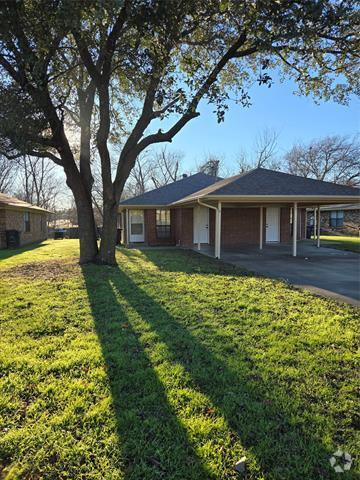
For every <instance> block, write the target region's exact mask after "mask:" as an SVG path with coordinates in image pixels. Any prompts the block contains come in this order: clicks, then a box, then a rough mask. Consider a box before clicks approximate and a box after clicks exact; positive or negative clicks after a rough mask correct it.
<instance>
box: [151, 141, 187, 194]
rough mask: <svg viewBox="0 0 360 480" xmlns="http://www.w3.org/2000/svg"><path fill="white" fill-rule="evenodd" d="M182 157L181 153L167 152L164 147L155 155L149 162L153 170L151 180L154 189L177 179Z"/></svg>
mask: <svg viewBox="0 0 360 480" xmlns="http://www.w3.org/2000/svg"><path fill="white" fill-rule="evenodd" d="M183 157H184V154H183V153H182V152H175V151H174V152H169V151H168V149H167V148H166V147H165V148H162V149H161V150H160V151H159V152H157V153H156V154H155V156H154V158H153V159H152V160H150V163H151V165H152V168H153V174H152V175H151V180H152V182H153V184H154V186H155V188H159V187H162V186H164V185H168V184H169V183H172V182H176V180H178V179H179V177H180V169H181V161H182V159H183Z"/></svg>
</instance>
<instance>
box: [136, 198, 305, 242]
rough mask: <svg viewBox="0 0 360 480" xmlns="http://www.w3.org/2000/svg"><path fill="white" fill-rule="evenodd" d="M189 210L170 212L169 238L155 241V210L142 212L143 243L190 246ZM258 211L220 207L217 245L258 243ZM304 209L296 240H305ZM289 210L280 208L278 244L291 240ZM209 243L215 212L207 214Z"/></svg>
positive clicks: (300, 210) (264, 234) (213, 234)
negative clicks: (219, 234)
mask: <svg viewBox="0 0 360 480" xmlns="http://www.w3.org/2000/svg"><path fill="white" fill-rule="evenodd" d="M193 218H194V216H193V208H176V209H171V238H170V239H158V238H157V236H156V209H146V210H144V223H145V243H146V244H147V245H150V246H161V245H179V246H184V247H192V246H193ZM259 223H260V209H259V208H250V207H244V208H241V207H236V208H224V207H223V209H222V214H221V229H222V232H221V245H222V246H223V247H236V246H237V245H241V244H252V245H258V244H259V237H260V225H259ZM265 223H266V208H265V207H264V224H263V229H264V230H263V240H264V243H265V241H266V232H265ZM305 235H306V229H305V210H304V209H299V215H298V238H299V239H300V238H305ZM291 238H292V237H291V224H290V208H288V207H285V208H281V209H280V241H281V242H285V243H286V242H290V241H291ZM209 242H210V245H214V243H215V211H214V210H213V209H210V212H209Z"/></svg>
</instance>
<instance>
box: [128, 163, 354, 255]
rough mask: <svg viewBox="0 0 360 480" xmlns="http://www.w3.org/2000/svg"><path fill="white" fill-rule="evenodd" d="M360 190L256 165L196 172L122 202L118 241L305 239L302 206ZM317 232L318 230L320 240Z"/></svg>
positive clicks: (217, 243) (218, 243) (348, 198)
mask: <svg viewBox="0 0 360 480" xmlns="http://www.w3.org/2000/svg"><path fill="white" fill-rule="evenodd" d="M359 192H360V191H359V189H357V188H352V187H347V186H344V185H336V184H333V183H329V182H322V181H319V180H313V179H309V178H303V177H298V176H295V175H290V174H287V173H282V172H276V171H273V170H268V169H264V168H256V169H254V170H251V171H249V172H246V173H244V174H241V175H236V176H234V177H230V178H226V179H220V178H216V177H212V176H209V175H206V174H204V173H197V174H195V175H191V176H189V177H186V176H185V177H184V178H182V179H181V180H178V181H176V182H174V183H171V184H169V185H166V186H164V187H161V188H158V189H155V190H152V191H150V192H146V193H144V194H143V195H139V196H137V197H134V198H131V199H127V200H124V201H122V202H120V205H119V213H120V221H119V223H120V224H121V226H122V227H123V235H122V243H124V244H125V245H131V244H144V245H150V246H156V245H174V246H179V247H187V248H198V249H201V248H202V246H203V245H209V246H213V247H214V249H215V256H216V257H217V258H220V254H221V249H222V248H224V249H226V248H237V247H239V248H241V245H258V246H259V248H260V249H262V248H263V245H264V243H267V244H274V243H285V244H286V243H291V245H292V253H293V255H294V256H296V251H297V250H296V249H297V240H300V239H305V238H306V224H307V220H306V209H307V208H310V207H314V206H319V205H327V204H334V203H343V204H346V203H354V202H356V201H358V200H359ZM319 241H320V232H318V242H319Z"/></svg>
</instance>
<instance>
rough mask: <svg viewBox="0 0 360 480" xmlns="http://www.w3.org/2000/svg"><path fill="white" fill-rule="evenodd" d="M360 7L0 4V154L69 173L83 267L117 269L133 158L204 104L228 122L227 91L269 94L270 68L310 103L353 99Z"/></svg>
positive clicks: (132, 0)
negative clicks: (98, 203)
mask: <svg viewBox="0 0 360 480" xmlns="http://www.w3.org/2000/svg"><path fill="white" fill-rule="evenodd" d="M356 10H357V9H356V5H355V2H353V1H351V0H341V1H340V0H333V1H331V2H329V1H321V0H307V1H301V2H300V1H291V0H284V1H281V0H279V1H275V0H274V1H268V0H264V1H262V0H258V1H255V0H244V1H240V0H239V1H230V0H123V1H121V0H103V1H96V0H87V1H86V2H82V1H79V2H76V1H73V0H19V1H2V2H1V3H0V25H1V27H0V28H1V31H0V71H1V80H0V136H1V151H2V152H3V153H4V154H6V155H7V156H8V158H12V157H14V156H17V155H23V154H29V155H36V156H37V157H47V158H50V159H51V160H52V161H53V162H55V163H56V164H58V165H61V166H62V168H63V169H64V172H65V175H66V179H67V184H68V186H69V187H70V188H71V190H72V192H73V195H74V199H75V203H76V208H77V212H78V223H79V232H80V261H81V262H89V261H99V262H103V263H110V264H111V263H114V262H115V237H116V216H117V205H118V202H119V198H120V195H121V193H122V191H123V188H124V184H125V181H126V180H127V178H128V176H129V173H130V171H131V169H132V168H133V166H134V163H135V161H136V158H137V156H138V155H139V154H140V153H141V152H142V151H143V150H145V149H146V148H147V147H149V146H151V145H153V144H156V143H160V142H171V140H172V139H173V138H174V136H175V135H176V134H177V133H178V132H179V131H180V130H181V129H182V128H183V127H184V126H185V125H186V124H188V123H189V122H191V121H192V120H193V119H195V118H196V117H197V116H198V115H199V111H198V107H199V103H200V102H201V101H202V100H204V101H207V102H210V103H212V104H213V105H214V113H215V114H216V115H217V117H218V120H219V121H222V120H223V119H224V115H225V112H226V109H227V100H228V98H229V95H230V94H231V96H232V97H234V96H236V98H237V100H238V102H239V103H240V104H242V105H248V104H249V96H248V89H249V86H250V85H251V84H253V82H254V81H257V82H258V83H259V84H265V85H270V84H271V82H272V79H271V76H272V74H273V72H276V75H277V77H280V78H281V79H285V78H292V79H294V80H295V81H296V82H297V84H298V88H299V92H300V93H301V94H304V95H311V94H312V95H314V97H315V98H316V99H325V100H326V99H329V98H334V99H336V100H337V101H340V102H346V100H347V98H348V96H349V94H351V93H352V92H354V91H358V85H357V84H356V79H357V78H358V75H357V73H358V66H359V63H358V60H359V44H358V43H357V37H356V32H357V27H358V19H357V12H356ZM269 94H271V89H270V90H269ZM161 122H163V123H164V124H165V125H166V127H162V123H161ZM219 141H220V139H219ZM95 161H99V163H100V165H101V179H102V196H103V199H102V200H103V202H102V204H103V234H102V239H101V244H100V250H99V251H98V246H97V242H96V236H95V222H94V212H93V204H92V188H93V174H92V165H93V162H95Z"/></svg>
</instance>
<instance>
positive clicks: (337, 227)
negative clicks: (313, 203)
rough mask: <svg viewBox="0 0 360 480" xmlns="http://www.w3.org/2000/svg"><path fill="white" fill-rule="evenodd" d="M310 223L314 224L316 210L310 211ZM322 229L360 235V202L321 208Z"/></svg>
mask: <svg viewBox="0 0 360 480" xmlns="http://www.w3.org/2000/svg"><path fill="white" fill-rule="evenodd" d="M308 225H311V226H312V225H314V212H313V211H312V210H310V211H309V214H308ZM321 230H322V231H325V232H329V233H331V232H336V233H340V234H344V235H359V232H360V203H358V204H352V205H346V204H345V205H342V204H340V205H327V206H326V207H322V208H321Z"/></svg>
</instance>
